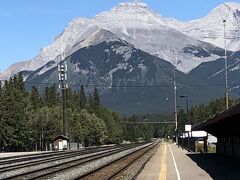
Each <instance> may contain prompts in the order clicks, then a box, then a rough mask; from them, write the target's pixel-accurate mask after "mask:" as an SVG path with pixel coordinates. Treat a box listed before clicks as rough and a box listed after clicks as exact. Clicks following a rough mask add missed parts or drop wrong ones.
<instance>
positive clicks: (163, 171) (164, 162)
mask: <svg viewBox="0 0 240 180" xmlns="http://www.w3.org/2000/svg"><path fill="white" fill-rule="evenodd" d="M166 178H167V145H166V143H164V150H163V153H162V160H161V171H160V175H159V180H166Z"/></svg>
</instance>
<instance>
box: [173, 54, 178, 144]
mask: <svg viewBox="0 0 240 180" xmlns="http://www.w3.org/2000/svg"><path fill="white" fill-rule="evenodd" d="M173 54H174V55H175V58H176V62H177V54H176V52H175V51H174V52H173ZM173 66H174V67H173V90H174V119H175V126H176V129H175V131H176V144H178V117H177V86H176V66H175V65H173Z"/></svg>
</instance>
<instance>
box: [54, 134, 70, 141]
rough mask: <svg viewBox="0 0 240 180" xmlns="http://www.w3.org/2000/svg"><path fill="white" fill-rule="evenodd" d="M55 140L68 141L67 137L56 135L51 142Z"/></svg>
mask: <svg viewBox="0 0 240 180" xmlns="http://www.w3.org/2000/svg"><path fill="white" fill-rule="evenodd" d="M57 139H63V140H70V139H69V138H68V137H67V136H64V135H58V136H57V137H55V138H54V139H53V141H56V140H57Z"/></svg>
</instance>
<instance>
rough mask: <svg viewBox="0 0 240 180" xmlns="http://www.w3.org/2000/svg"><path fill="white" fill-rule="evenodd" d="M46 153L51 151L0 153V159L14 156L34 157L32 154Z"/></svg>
mask: <svg viewBox="0 0 240 180" xmlns="http://www.w3.org/2000/svg"><path fill="white" fill-rule="evenodd" d="M47 152H51V151H34V152H14V153H0V158H5V157H14V156H25V155H34V154H41V153H47Z"/></svg>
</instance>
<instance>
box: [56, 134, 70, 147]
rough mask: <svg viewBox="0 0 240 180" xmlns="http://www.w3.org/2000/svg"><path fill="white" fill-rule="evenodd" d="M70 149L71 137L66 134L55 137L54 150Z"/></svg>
mask: <svg viewBox="0 0 240 180" xmlns="http://www.w3.org/2000/svg"><path fill="white" fill-rule="evenodd" d="M68 149H69V138H68V137H66V136H64V135H59V136H57V137H55V138H54V139H53V150H55V151H61V150H68Z"/></svg>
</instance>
